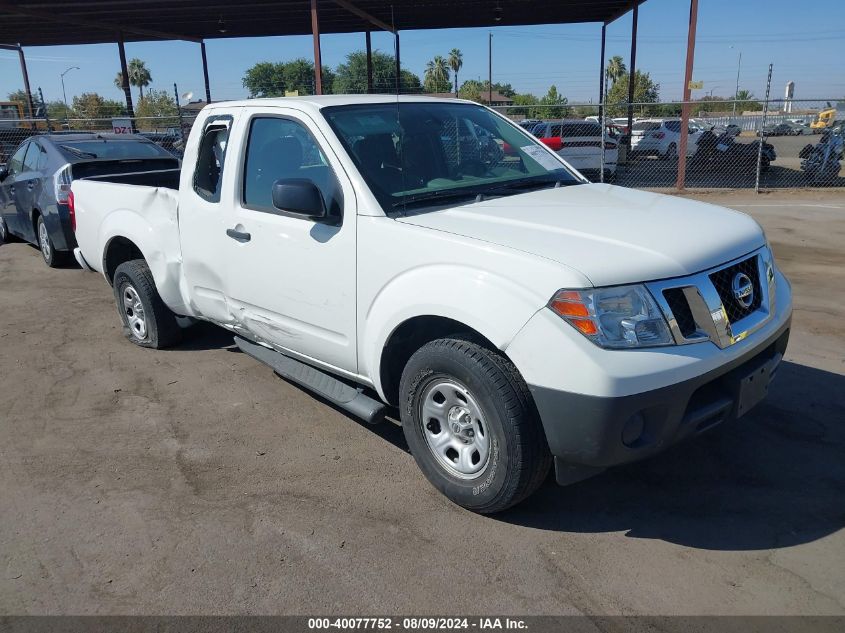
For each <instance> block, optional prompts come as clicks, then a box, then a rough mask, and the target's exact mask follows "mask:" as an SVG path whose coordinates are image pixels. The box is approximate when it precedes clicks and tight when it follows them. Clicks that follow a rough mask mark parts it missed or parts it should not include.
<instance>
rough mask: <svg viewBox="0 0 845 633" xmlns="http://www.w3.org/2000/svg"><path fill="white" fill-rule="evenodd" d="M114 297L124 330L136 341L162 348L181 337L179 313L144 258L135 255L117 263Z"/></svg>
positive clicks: (144, 345) (131, 339)
mask: <svg viewBox="0 0 845 633" xmlns="http://www.w3.org/2000/svg"><path fill="white" fill-rule="evenodd" d="M114 298H115V301H116V303H117V311H118V314H120V320H121V323H123V334H124V336H126V338H128V339H129V340H130V341H132V342H133V343H135V345H138V346H140V347H150V348H153V349H163V348H166V347H171V346H173V345H175V344H176V343H178V342H179V341H180V340H182V330H181V329H180V328H179V324H178V323H177V321H176V315H175V314H173V312H171V310H170V308H168V307H167V306H166V305H164V301H162V300H161V296H159V294H158V290H156V286H155V281H154V280H153V275H152V273H151V272H150V268H149V266H147V262H145V261H144V260H143V259H133V260H132V261H128V262H124V263H123V264H121V265H120V266H118V267H117V270H116V271H115V273H114Z"/></svg>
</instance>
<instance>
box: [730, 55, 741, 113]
mask: <svg viewBox="0 0 845 633" xmlns="http://www.w3.org/2000/svg"><path fill="white" fill-rule="evenodd" d="M740 68H742V51H739V61H738V62H737V63H736V90H734V111H733V117H732V118H736V100H737V99H738V98H739V70H740ZM731 123H733V121H731Z"/></svg>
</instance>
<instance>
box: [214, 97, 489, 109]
mask: <svg viewBox="0 0 845 633" xmlns="http://www.w3.org/2000/svg"><path fill="white" fill-rule="evenodd" d="M397 101H398V102H399V103H419V102H447V103H470V104H472V105H478V104H477V103H475V102H474V101H467V100H466V99H445V98H442V97H431V96H428V95H399V96H396V95H391V94H378V95H361V94H352V95H305V96H301V97H268V98H265V99H241V100H239V101H217V102H214V103H212V104H211V105H208V106H206V107H207V108H209V109H216V108H229V107H239V106H255V105H259V104H260V105H268V106H277V107H290V106H294V105H303V104H307V105H308V106H310V107H316V108H325V107H327V106H339V105H357V104H362V103H396V102H397Z"/></svg>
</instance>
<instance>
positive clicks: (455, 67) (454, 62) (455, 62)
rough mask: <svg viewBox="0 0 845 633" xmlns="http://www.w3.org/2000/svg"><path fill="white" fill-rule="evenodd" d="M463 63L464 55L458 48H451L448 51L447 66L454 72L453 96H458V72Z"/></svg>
mask: <svg viewBox="0 0 845 633" xmlns="http://www.w3.org/2000/svg"><path fill="white" fill-rule="evenodd" d="M463 65H464V56H463V53H461V51H460V49H457V48H453V49H452V50H451V51H450V52H449V68H451V69H452V72H453V73H455V96H456V97H457V96H458V85H459V84H458V72H459V71H460V70H461V68H462V67H463Z"/></svg>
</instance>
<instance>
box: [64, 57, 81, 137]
mask: <svg viewBox="0 0 845 633" xmlns="http://www.w3.org/2000/svg"><path fill="white" fill-rule="evenodd" d="M79 69H80V68H79V66H71V67H70V68H68V69H67V70H66V71H65V72H63V73H62V101H64V104H65V128H66V129H67V128H69V127H70V125H69V124H68V120H67V111H68V107H67V95H66V94H65V75H67V74H68V73H69V72H70V71H71V70H79Z"/></svg>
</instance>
